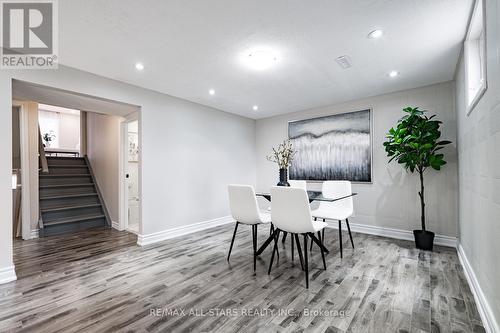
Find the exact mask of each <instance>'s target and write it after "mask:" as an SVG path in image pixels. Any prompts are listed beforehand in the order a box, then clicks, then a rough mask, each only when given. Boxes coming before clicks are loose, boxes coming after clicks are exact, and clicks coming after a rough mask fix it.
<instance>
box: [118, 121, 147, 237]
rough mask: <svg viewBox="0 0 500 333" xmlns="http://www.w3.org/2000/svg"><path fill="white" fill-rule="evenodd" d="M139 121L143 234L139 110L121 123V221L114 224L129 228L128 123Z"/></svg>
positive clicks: (140, 144) (139, 166) (120, 227)
mask: <svg viewBox="0 0 500 333" xmlns="http://www.w3.org/2000/svg"><path fill="white" fill-rule="evenodd" d="M133 121H137V128H138V131H137V132H138V144H139V156H138V157H139V162H138V169H139V170H138V174H137V182H138V184H137V185H138V188H139V193H138V196H139V230H138V234H142V189H141V188H142V186H141V183H142V182H141V178H142V177H141V175H142V171H141V170H142V149H141V148H142V142H141V141H142V140H141V119H140V113H139V112H133V113H131V114H129V115H128V116H127V117H125V118H124V119H123V121H122V122H121V123H120V147H121V149H120V163H119V164H120V172H119V177H120V182H119V184H120V194H119V206H120V209H119V210H120V217H119V218H120V222H119V225H118V226H114V227H115V228H116V229H118V230H127V231H130V230H128V210H129V205H128V199H129V198H128V178H127V174H128V148H129V147H128V124H129V123H131V122H133Z"/></svg>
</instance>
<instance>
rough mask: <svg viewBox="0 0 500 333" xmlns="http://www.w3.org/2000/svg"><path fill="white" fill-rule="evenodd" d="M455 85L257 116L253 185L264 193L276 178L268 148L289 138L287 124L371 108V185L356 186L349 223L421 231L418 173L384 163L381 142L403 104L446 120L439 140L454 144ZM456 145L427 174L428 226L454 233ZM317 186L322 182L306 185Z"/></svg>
mask: <svg viewBox="0 0 500 333" xmlns="http://www.w3.org/2000/svg"><path fill="white" fill-rule="evenodd" d="M453 87H454V86H453V83H451V82H447V83H442V84H437V85H432V86H428V87H423V88H417V89H411V90H406V91H402V92H397V93H392V94H386V95H381V96H376V97H370V98H367V99H362V100H358V101H352V102H348V103H344V104H340V105H335V106H328V107H323V108H318V109H312V110H306V111H302V112H296V113H291V114H287V115H282V116H277V117H272V118H266V119H261V120H257V138H256V140H257V141H256V142H257V187H258V189H260V190H262V191H266V190H267V191H268V190H269V187H270V186H273V185H275V184H276V183H277V182H278V170H277V167H276V165H275V164H274V163H271V162H269V161H267V160H266V159H265V156H266V155H268V154H269V152H270V150H271V147H272V146H276V145H277V144H278V143H280V142H281V141H282V140H284V139H285V138H286V137H287V135H288V134H287V130H288V129H287V123H288V121H292V120H299V119H307V118H311V117H318V116H324V115H331V114H336V113H343V112H349V111H358V110H364V109H367V108H372V117H373V174H372V178H373V184H354V186H353V190H354V191H355V192H358V193H359V194H358V196H357V197H355V199H354V200H355V212H356V216H355V217H354V218H353V219H352V222H355V223H360V224H367V225H373V226H380V227H387V228H395V229H403V230H412V229H420V210H419V209H420V206H419V205H420V203H419V198H418V194H417V186H418V176H417V175H411V174H406V172H405V171H404V170H403V169H402V168H401V166H399V165H398V164H397V163H391V164H389V165H388V164H387V162H388V158H387V157H386V153H385V151H384V147H383V146H382V143H383V142H384V141H385V134H386V133H387V131H388V130H389V128H391V127H392V126H394V125H395V124H396V122H397V120H398V119H399V118H401V116H402V115H403V113H402V109H403V108H404V107H406V106H419V107H420V108H422V109H428V110H430V113H431V114H437V116H438V117H439V119H440V120H442V121H443V122H444V124H443V128H442V133H443V138H446V139H449V140H451V141H453V142H454V143H455V142H456V120H455V112H454V100H453V96H454V95H453ZM455 147H456V146H455V144H453V145H450V146H449V147H448V148H446V150H445V154H446V160H447V161H448V164H447V165H446V166H445V167H444V169H443V170H442V171H441V172H439V173H436V172H434V171H431V170H429V171H428V172H427V173H426V181H425V185H426V197H427V205H426V208H427V221H428V222H427V227H428V229H429V230H432V231H434V232H436V233H437V234H440V235H445V236H452V237H456V235H457V228H456V226H457V191H458V189H457V161H456V149H455ZM308 186H309V187H310V188H316V189H320V186H321V184H320V183H310V184H309V185H308Z"/></svg>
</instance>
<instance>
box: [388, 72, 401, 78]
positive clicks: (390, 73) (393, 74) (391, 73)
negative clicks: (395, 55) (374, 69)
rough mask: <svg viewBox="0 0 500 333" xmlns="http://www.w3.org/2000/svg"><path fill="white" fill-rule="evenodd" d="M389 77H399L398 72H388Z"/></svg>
mask: <svg viewBox="0 0 500 333" xmlns="http://www.w3.org/2000/svg"><path fill="white" fill-rule="evenodd" d="M389 76H390V77H396V76H399V72H398V71H390V72H389Z"/></svg>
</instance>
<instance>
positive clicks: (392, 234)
mask: <svg viewBox="0 0 500 333" xmlns="http://www.w3.org/2000/svg"><path fill="white" fill-rule="evenodd" d="M349 225H350V227H351V231H352V232H359V233H361V234H368V235H376V236H383V237H389V238H396V239H404V240H410V241H413V240H414V238H413V232H412V231H411V230H401V229H392V228H385V227H379V226H374V225H367V224H358V223H352V222H349ZM328 228H333V229H338V226H337V223H329V224H328ZM342 230H347V227H345V224H344V223H342ZM434 244H436V245H441V246H449V247H455V248H456V246H457V238H456V237H450V236H443V235H436V236H435V237H434Z"/></svg>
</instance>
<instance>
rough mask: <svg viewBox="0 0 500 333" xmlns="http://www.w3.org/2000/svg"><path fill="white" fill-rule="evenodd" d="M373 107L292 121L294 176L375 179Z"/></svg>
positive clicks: (290, 133) (291, 137)
mask: <svg viewBox="0 0 500 333" xmlns="http://www.w3.org/2000/svg"><path fill="white" fill-rule="evenodd" d="M370 117H371V111H370V110H362V111H356V112H349V113H343V114H336V115H331V116H326V117H320V118H313V119H306V120H299V121H293V122H290V123H288V137H289V138H290V140H291V142H292V145H293V148H294V150H295V151H296V153H295V155H294V158H293V161H292V165H291V166H290V168H289V174H290V179H297V180H317V181H322V180H350V181H354V182H371V181H372V174H371V169H372V166H371V164H372V147H371V144H372V143H371V126H370V125H371V120H370Z"/></svg>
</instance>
